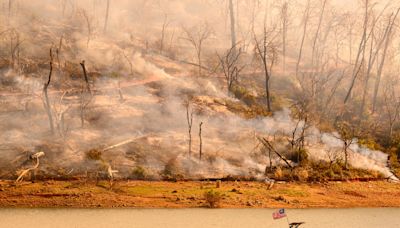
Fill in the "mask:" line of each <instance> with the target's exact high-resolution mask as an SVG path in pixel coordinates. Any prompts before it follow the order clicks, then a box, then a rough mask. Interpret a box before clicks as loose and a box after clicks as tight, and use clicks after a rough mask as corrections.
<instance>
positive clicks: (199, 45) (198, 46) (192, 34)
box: [183, 23, 212, 77]
mask: <svg viewBox="0 0 400 228" xmlns="http://www.w3.org/2000/svg"><path fill="white" fill-rule="evenodd" d="M183 31H184V33H185V35H186V37H184V38H183V39H184V40H186V41H188V42H189V43H190V44H191V45H192V46H193V48H194V49H195V51H196V58H197V65H198V76H199V77H201V75H202V73H201V70H202V68H203V66H202V51H203V44H204V42H205V41H206V40H207V39H208V38H210V36H211V34H212V31H211V28H210V26H209V25H208V23H204V24H202V25H198V26H195V27H193V28H192V29H191V30H189V29H187V28H185V27H183Z"/></svg>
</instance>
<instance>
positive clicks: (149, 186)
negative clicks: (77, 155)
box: [0, 181, 400, 208]
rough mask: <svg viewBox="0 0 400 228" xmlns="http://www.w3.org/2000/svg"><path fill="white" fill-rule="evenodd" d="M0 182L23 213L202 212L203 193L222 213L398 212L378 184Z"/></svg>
mask: <svg viewBox="0 0 400 228" xmlns="http://www.w3.org/2000/svg"><path fill="white" fill-rule="evenodd" d="M268 187H269V185H268V184H265V183H259V182H222V183H221V186H220V188H216V182H205V181H204V182H194V181H189V182H148V181H119V182H116V183H114V186H113V187H112V188H111V189H110V188H109V183H108V182H99V183H98V184H96V183H93V182H90V183H85V182H83V181H45V182H38V183H29V182H25V183H22V184H19V185H15V184H14V183H13V182H10V181H0V207H28V208H49V207H50V208H53V207H71V208H112V207H117V208H130V207H133V208H197V207H206V206H207V203H206V201H205V199H204V193H205V192H207V191H209V190H211V189H213V190H214V191H217V192H220V193H221V196H222V198H221V203H220V207H222V208H275V207H285V208H338V207H340V208H348V207H400V185H399V184H394V183H388V182H384V181H376V182H329V183H325V184H305V183H276V184H275V185H274V186H273V187H272V189H268Z"/></svg>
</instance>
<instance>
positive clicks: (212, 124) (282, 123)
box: [0, 1, 397, 180]
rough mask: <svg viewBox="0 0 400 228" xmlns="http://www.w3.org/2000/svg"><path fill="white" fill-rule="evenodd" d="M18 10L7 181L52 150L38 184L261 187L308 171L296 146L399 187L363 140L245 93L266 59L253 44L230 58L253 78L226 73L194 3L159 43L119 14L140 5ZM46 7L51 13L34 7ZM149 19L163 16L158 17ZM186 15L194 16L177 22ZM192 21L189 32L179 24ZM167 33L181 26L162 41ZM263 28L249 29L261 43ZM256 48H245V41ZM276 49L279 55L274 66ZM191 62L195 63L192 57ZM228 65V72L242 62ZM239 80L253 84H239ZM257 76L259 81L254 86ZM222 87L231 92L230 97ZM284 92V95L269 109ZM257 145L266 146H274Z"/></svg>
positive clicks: (9, 32)
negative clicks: (180, 182)
mask: <svg viewBox="0 0 400 228" xmlns="http://www.w3.org/2000/svg"><path fill="white" fill-rule="evenodd" d="M19 2H20V5H19V6H20V8H18V9H17V8H11V12H12V14H11V15H8V14H2V16H1V17H2V18H4V19H6V20H3V21H4V24H2V25H1V26H2V27H0V28H1V31H3V30H4V32H2V34H5V35H4V36H3V37H4V38H3V40H2V42H1V43H0V45H1V49H2V50H3V51H2V55H3V56H4V58H3V59H2V60H1V62H0V64H1V66H0V67H1V80H2V81H1V82H2V90H1V92H0V98H1V101H2V103H1V106H2V109H3V110H4V111H2V113H1V115H0V119H1V125H0V128H1V130H2V133H1V135H0V140H1V142H2V143H1V149H0V154H1V157H2V159H1V160H0V165H1V170H0V176H1V177H2V178H18V176H17V171H18V170H21V169H22V170H24V169H26V168H28V169H29V167H30V166H32V164H27V162H26V161H27V160H33V162H34V161H35V159H31V158H29V156H30V155H31V154H34V153H37V152H39V151H44V152H45V154H46V155H45V156H43V157H41V158H40V166H39V167H37V168H35V172H36V175H37V176H38V177H42V178H74V177H82V176H84V177H85V176H86V177H88V176H89V175H90V173H91V172H93V173H97V172H98V173H104V174H105V175H108V176H109V177H112V178H114V176H115V177H117V178H144V179H176V178H182V179H207V178H224V177H233V178H248V179H259V180H263V179H265V177H266V171H267V170H268V169H269V168H271V170H272V168H274V169H275V168H277V167H288V166H292V167H298V166H300V163H301V161H300V160H301V159H295V157H296V156H294V155H293V154H292V153H293V148H294V147H296V148H297V147H299V148H300V147H301V148H300V149H301V150H304V153H306V154H307V159H308V160H310V161H312V162H313V163H322V162H323V163H327V164H329V163H330V164H331V165H332V164H333V163H335V164H336V163H338V164H339V163H340V164H342V163H343V164H344V163H345V164H346V166H347V165H349V166H351V167H353V168H357V169H360V170H363V169H365V170H369V171H373V172H376V173H378V174H376V176H377V177H382V178H389V179H392V180H397V178H396V177H395V175H394V174H393V173H392V172H391V170H390V167H388V163H387V161H388V154H387V153H383V152H381V151H379V150H372V149H368V148H367V147H366V146H364V145H363V144H362V143H359V142H358V140H357V139H356V138H355V137H356V135H352V136H350V138H346V137H345V136H344V135H343V134H341V132H340V130H337V129H336V130H337V132H339V133H336V131H335V129H333V130H331V131H326V132H325V131H323V130H319V126H318V124H317V123H316V122H317V121H307V119H305V118H304V116H302V117H300V116H296V112H298V110H295V108H293V106H291V104H289V103H293V104H296V103H297V102H296V101H295V100H294V99H293V96H292V95H289V96H287V97H286V98H282V100H285V101H283V102H282V103H283V105H281V106H280V107H274V106H273V107H272V108H271V109H273V110H272V112H269V110H268V109H267V107H268V106H269V102H265V96H266V95H264V94H263V92H264V91H263V90H261V89H257V88H255V89H254V91H251V92H248V91H244V92H243V91H242V90H244V89H242V87H240V86H239V84H240V82H241V81H243V84H246V83H247V84H246V85H252V84H256V83H259V82H260V80H261V79H263V77H264V73H265V72H263V70H262V69H263V68H262V67H261V68H260V67H259V65H260V64H261V63H255V64H254V65H255V66H254V68H252V67H249V66H250V65H251V64H252V63H254V62H255V61H256V60H255V59H254V58H258V57H257V56H263V55H262V54H263V53H262V51H261V48H260V50H259V51H258V52H257V51H256V53H255V54H252V49H251V48H247V50H244V49H246V46H245V45H244V46H243V47H242V46H240V45H238V49H237V50H236V52H234V53H241V56H240V57H239V56H237V58H238V59H240V61H242V62H243V66H247V68H244V69H243V71H242V69H241V70H239V69H238V67H240V66H235V67H236V70H235V68H234V67H233V68H232V71H229V69H228V70H227V71H226V70H225V71H224V73H222V71H220V70H219V69H220V68H221V65H224V64H223V62H222V61H218V58H216V56H217V55H214V54H213V53H214V52H215V51H210V50H211V49H212V48H215V49H216V50H217V51H218V53H219V57H221V56H222V55H223V54H222V53H225V50H226V47H224V45H223V43H224V41H226V40H224V39H221V38H218V36H220V35H221V34H220V33H221V32H219V31H218V28H219V27H221V26H222V27H223V25H221V24H220V23H217V24H216V25H213V26H215V27H213V26H211V25H210V23H203V22H201V23H198V21H199V19H198V18H197V17H196V15H193V14H191V12H192V11H193V9H191V7H193V6H190V4H189V3H187V2H185V3H178V2H173V3H171V4H172V6H179V7H177V8H176V10H182V11H183V13H182V14H179V15H181V16H176V15H178V14H172V15H175V16H174V17H173V18H172V16H171V19H169V17H168V14H166V15H167V16H165V17H163V20H162V21H163V24H164V26H163V32H162V33H163V36H162V40H159V39H158V38H155V37H158V34H159V31H153V30H156V25H158V22H159V20H155V22H152V23H154V24H152V26H150V25H147V26H149V27H148V28H146V25H143V26H139V25H136V24H135V25H134V26H129V24H127V22H128V21H135V20H136V21H140V20H144V19H143V18H142V19H140V15H141V12H136V13H132V14H130V13H128V12H127V11H126V10H123V8H124V7H133V6H134V5H135V4H136V5H138V4H140V3H139V1H133V2H134V3H130V2H129V1H121V2H118V3H117V2H115V5H114V7H115V8H113V5H111V6H109V7H111V8H110V9H112V11H111V12H110V14H108V12H107V15H108V16H107V20H108V22H105V21H103V17H102V16H100V13H99V11H100V8H97V7H96V6H95V5H91V1H83V2H82V3H73V2H68V1H62V2H63V4H65V5H62V4H61V5H62V6H63V7H65V8H61V11H60V9H59V8H57V7H58V4H55V3H50V2H48V1H41V2H40V3H38V5H35V4H33V3H28V2H24V1H19ZM167 5H168V4H167ZM196 5H201V4H200V3H198V2H196ZM40 6H44V8H43V9H37V7H40ZM143 7H144V6H143ZM169 7H171V5H169ZM107 8H108V7H107ZM149 10H150V11H156V12H157V13H159V10H155V9H154V8H152V7H150V9H149ZM3 11H4V9H3ZM117 11H118V13H117ZM38 12H40V14H38ZM60 12H62V13H60ZM142 13H143V12H142ZM153 13H154V12H153ZM213 13H215V12H213V11H212V12H210V13H209V14H210V15H212V14H213ZM17 15H19V16H17ZM149 15H151V13H149ZM149 15H147V16H149ZM182 15H187V17H186V16H184V18H180V17H183V16H182ZM253 16H254V15H253ZM35 17H38V18H35ZM149 17H150V16H149ZM29 18H31V20H30V19H29ZM188 18H192V19H193V23H187V24H182V23H183V22H184V21H185V20H186V19H188ZM118 21H119V22H121V23H117V22H118ZM170 21H171V22H170ZM6 22H7V23H8V24H7V23H6ZM102 22H104V23H108V25H107V26H105V25H102V24H103V23H102ZM124 22H126V23H124ZM138 23H139V22H138ZM169 23H171V24H173V25H171V26H170V28H169V30H168V33H167V34H164V32H165V31H164V30H165V29H166V27H167V24H169ZM198 24H200V25H201V26H197V25H198ZM253 26H257V24H254V25H253ZM3 28H4V29H3ZM179 29H181V30H182V31H181V32H178V31H177V30H179ZM204 30H207V31H204ZM258 30H260V31H262V29H260V28H259V29H258ZM258 30H257V29H255V30H254V28H253V31H252V33H254V34H253V35H254V36H255V37H256V33H257V31H258ZM206 32H207V36H206V35H204V34H205V33H206ZM175 33H176V34H175ZM198 33H199V34H198ZM197 35H199V38H197ZM317 35H318V33H317ZM318 36H319V35H318ZM244 37H245V36H244ZM202 38H204V40H202ZM167 39H169V41H167ZM206 39H210V43H212V42H215V45H214V46H213V45H211V44H209V45H208V46H205V47H204V50H201V51H203V52H204V53H203V54H202V53H201V52H200V49H201V47H200V46H199V44H200V43H201V42H205V40H206ZM243 39H244V40H245V39H246V38H243ZM256 40H257V39H256ZM200 41H201V42H200ZM253 41H254V39H249V43H252V42H253ZM258 41H260V40H259V39H258V40H257V42H258ZM10 42H11V43H10ZM160 42H161V44H160ZM199 42H200V43H199ZM257 42H256V43H257ZM268 42H270V41H268ZM244 43H245V42H244ZM253 43H254V42H253ZM235 45H236V44H235ZM268 45H270V46H268V47H265V50H264V52H265V54H266V55H265V56H264V57H265V58H268V59H269V57H271V58H272V57H273V56H274V55H278V53H280V52H278V51H276V50H275V49H276V48H277V47H276V46H274V45H273V43H272V42H270V43H269V44H268ZM192 46H194V47H195V48H194V49H195V51H194V52H193V50H192V49H193V48H192ZM225 46H226V45H225ZM10 48H11V49H12V51H11V52H9V51H8V50H9V49H10ZM173 49H176V50H179V51H176V52H174V50H173ZM6 50H7V51H6ZM49 50H50V53H51V54H50V55H49ZM221 50H224V51H221ZM270 51H271V53H275V54H274V55H272V56H269V54H268V53H267V52H270ZM192 52H193V53H194V54H195V56H196V58H194V59H192V58H190V57H188V56H191V55H192ZM199 53H200V54H199ZM257 53H258V55H257ZM267 54H268V56H267ZM280 54H281V53H280ZM308 54H309V53H307V55H308ZM293 55H294V54H293ZM254 56H256V57H254ZM228 57H229V56H228ZM228 57H227V58H226V59H227V61H226V64H225V65H229V64H233V63H235V62H232V61H231V60H230V57H229V58H228ZM221 59H222V58H221ZM285 59H286V60H285V61H287V65H288V66H287V68H288V69H287V72H290V73H288V75H284V73H283V72H279V76H281V78H282V81H287V82H290V83H291V84H292V86H287V87H289V88H296V85H297V83H298V82H293V79H291V77H292V76H293V75H292V74H293V73H294V72H292V70H293V69H291V68H290V66H289V65H290V61H292V60H294V59H296V58H294V57H290V56H288V57H285ZM194 60H197V61H198V63H193V61H194ZM213 60H214V61H216V62H214V63H213V62H212V61H213ZM202 61H203V62H204V64H202ZM268 61H269V60H268ZM205 62H210V63H207V64H206V63H205ZM261 62H262V61H261ZM268 64H271V66H268V68H266V69H268V70H272V72H273V73H277V72H275V71H273V68H272V66H273V63H268ZM295 65H296V64H295ZM297 67H298V66H297ZM289 68H290V69H289ZM338 69H339V70H338V72H339V73H337V72H336V73H331V72H330V71H328V70H327V75H334V76H335V77H338V82H340V81H339V79H340V77H342V76H341V75H342V74H340V72H342V71H344V70H347V69H345V67H341V66H338ZM264 70H265V69H264ZM319 70H321V69H319ZM86 71H87V72H86ZM49 72H51V73H50V75H51V77H50V76H49ZM253 72H256V73H253ZM272 72H270V73H271V75H272ZM240 74H242V75H244V76H243V77H245V76H246V75H250V76H247V78H244V79H239V78H235V77H239V76H238V75H240ZM277 74H278V73H277ZM257 75H262V76H260V77H259V79H255V80H254V81H251V80H253V78H252V77H253V76H257ZM225 77H228V78H227V79H226V80H231V82H233V84H232V88H230V90H232V91H230V92H227V88H226V84H227V82H225V81H224V80H225ZM232 77H233V78H232ZM257 77H258V76H257ZM332 77H333V76H332ZM275 80H277V79H275ZM340 80H341V79H340ZM249 81H250V83H249ZM44 84H45V85H47V86H44ZM259 84H261V83H259ZM276 84H277V85H278V84H279V82H276ZM324 86H327V85H324ZM255 87H257V86H255ZM305 87H307V85H306V86H305ZM261 88H262V87H261ZM277 88H278V86H277ZM321 88H323V86H322V87H321ZM321 88H320V89H321ZM235 89H236V91H233V90H235ZM283 89H284V88H279V89H277V91H278V92H276V94H274V99H275V101H272V105H274V104H276V103H277V101H276V100H278V99H279V98H277V97H278V96H279V94H280V93H281V92H279V91H281V90H282V91H283ZM297 89H298V88H297ZM289 90H290V89H289ZM332 90H333V89H332ZM238 91H239V92H238ZM314 92H315V91H314ZM240 93H242V94H240ZM282 93H283V92H282ZM243 94H245V95H243ZM304 94H308V93H307V92H304ZM304 94H303V95H304ZM321 96H325V95H321ZM337 96H338V97H337V100H340V98H341V97H340V96H339V95H337ZM46 97H47V98H46ZM325 97H326V96H325ZM335 98H336V97H335ZM268 99H269V98H268ZM318 99H319V98H315V100H316V102H317V103H318V102H320V101H319V100H318ZM321 99H325V98H321ZM288 100H289V101H288ZM299 100H300V101H303V100H302V99H299ZM337 100H335V102H337ZM274 102H275V103H274ZM189 119H190V121H188V120H189ZM188 122H190V124H189V126H188ZM201 123H202V124H201ZM200 126H202V128H201V129H202V131H201V132H199V130H200V129H199V127H200ZM188 127H189V128H190V130H189V129H188ZM52 131H53V132H52ZM200 138H201V143H200ZM260 139H264V140H266V141H268V142H269V143H270V144H271V145H270V146H271V148H269V149H268V147H265V145H264V144H263V143H262V140H260ZM124 142H125V143H124ZM300 144H301V146H300ZM200 145H201V146H200ZM200 148H201V149H200ZM344 149H345V152H346V153H344V152H343V151H344ZM200 150H201V151H202V154H203V155H202V157H201V158H200V154H199V153H200ZM268 150H269V151H268ZM271 150H272V152H271ZM292 157H294V158H293V159H292ZM28 163H29V162H28ZM31 163H32V161H31ZM347 163H348V164H347ZM271 165H272V166H273V167H270V166H271ZM34 166H35V163H33V167H34ZM346 168H347V167H346ZM117 171H118V172H117ZM271 172H272V171H271ZM88 173H89V174H88ZM267 176H268V175H267Z"/></svg>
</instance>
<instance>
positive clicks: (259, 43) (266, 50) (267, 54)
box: [254, 24, 277, 112]
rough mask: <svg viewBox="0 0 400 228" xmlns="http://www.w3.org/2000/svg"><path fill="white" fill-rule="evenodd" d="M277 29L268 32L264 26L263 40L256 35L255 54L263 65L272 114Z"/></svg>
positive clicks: (268, 104)
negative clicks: (272, 79)
mask: <svg viewBox="0 0 400 228" xmlns="http://www.w3.org/2000/svg"><path fill="white" fill-rule="evenodd" d="M274 30H275V29H272V30H271V31H270V32H268V31H267V27H266V25H265V24H264V29H263V35H262V37H261V39H258V38H257V36H256V35H255V34H254V41H255V54H256V56H258V58H259V59H260V61H261V63H262V69H263V72H264V76H265V93H266V98H267V108H268V111H269V112H271V111H272V108H271V91H270V79H271V75H272V68H273V66H274V64H275V62H276V60H277V48H276V45H275V43H274V40H275V37H276V35H277V34H275V35H274V34H273V32H274Z"/></svg>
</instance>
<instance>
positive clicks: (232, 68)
mask: <svg viewBox="0 0 400 228" xmlns="http://www.w3.org/2000/svg"><path fill="white" fill-rule="evenodd" d="M241 54H242V52H241V51H240V50H239V51H236V45H235V46H233V47H231V48H230V49H229V50H228V51H227V52H226V54H225V55H223V56H220V55H218V58H219V62H220V66H221V68H222V72H223V74H224V76H225V80H226V86H227V88H228V93H229V92H232V89H233V86H234V84H235V83H238V79H239V74H240V72H241V71H242V70H243V69H244V67H245V65H240V63H239V62H240V56H241Z"/></svg>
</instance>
